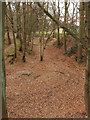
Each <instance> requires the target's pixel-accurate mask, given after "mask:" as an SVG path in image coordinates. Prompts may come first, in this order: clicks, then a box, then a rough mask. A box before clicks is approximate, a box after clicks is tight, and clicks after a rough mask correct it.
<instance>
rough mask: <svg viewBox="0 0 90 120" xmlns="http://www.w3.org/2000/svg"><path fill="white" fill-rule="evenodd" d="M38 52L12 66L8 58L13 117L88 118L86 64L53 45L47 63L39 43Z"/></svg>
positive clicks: (50, 46) (10, 111)
mask: <svg viewBox="0 0 90 120" xmlns="http://www.w3.org/2000/svg"><path fill="white" fill-rule="evenodd" d="M34 52H35V55H33V56H30V55H29V56H28V55H27V57H26V60H27V62H26V63H22V62H21V61H20V60H18V62H15V63H14V64H12V65H10V64H8V62H7V60H6V75H7V87H6V94H7V107H8V113H9V118H55V117H57V118H71V117H73V118H80V117H81V118H84V117H85V116H86V112H85V103H84V82H85V65H84V64H78V63H77V62H76V61H75V56H71V57H67V56H64V55H63V49H58V48H56V47H55V46H53V45H52V44H48V46H47V47H46V49H45V51H44V61H43V62H40V61H39V46H37V45H36V44H35V45H34Z"/></svg>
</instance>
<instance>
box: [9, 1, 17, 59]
mask: <svg viewBox="0 0 90 120" xmlns="http://www.w3.org/2000/svg"><path fill="white" fill-rule="evenodd" d="M8 5H9V9H10V16H11V24H12V34H13V41H14V59H15V58H17V45H16V38H15V33H14V21H13V15H12V10H11V6H10V3H8Z"/></svg>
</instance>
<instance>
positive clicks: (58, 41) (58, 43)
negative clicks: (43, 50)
mask: <svg viewBox="0 0 90 120" xmlns="http://www.w3.org/2000/svg"><path fill="white" fill-rule="evenodd" d="M59 19H60V1H58V21H59ZM57 27H58V28H57V30H58V39H57V47H59V46H60V31H59V29H60V28H59V26H57Z"/></svg>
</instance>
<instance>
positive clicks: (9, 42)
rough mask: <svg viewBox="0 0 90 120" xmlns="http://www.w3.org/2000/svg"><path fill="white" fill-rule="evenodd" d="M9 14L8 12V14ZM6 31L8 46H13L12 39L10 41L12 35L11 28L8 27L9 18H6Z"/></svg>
mask: <svg viewBox="0 0 90 120" xmlns="http://www.w3.org/2000/svg"><path fill="white" fill-rule="evenodd" d="M6 14H7V12H6ZM6 30H7V38H8V45H11V39H10V34H9V26H8V18H7V16H6Z"/></svg>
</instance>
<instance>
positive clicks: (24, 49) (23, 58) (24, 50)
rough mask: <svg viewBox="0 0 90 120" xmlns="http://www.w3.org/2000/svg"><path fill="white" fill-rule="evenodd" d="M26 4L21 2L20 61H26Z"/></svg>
mask: <svg viewBox="0 0 90 120" xmlns="http://www.w3.org/2000/svg"><path fill="white" fill-rule="evenodd" d="M25 8H26V4H25V3H23V57H22V61H23V62H26V15H25Z"/></svg>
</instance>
